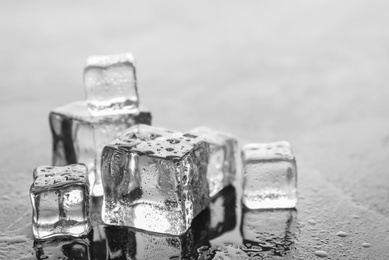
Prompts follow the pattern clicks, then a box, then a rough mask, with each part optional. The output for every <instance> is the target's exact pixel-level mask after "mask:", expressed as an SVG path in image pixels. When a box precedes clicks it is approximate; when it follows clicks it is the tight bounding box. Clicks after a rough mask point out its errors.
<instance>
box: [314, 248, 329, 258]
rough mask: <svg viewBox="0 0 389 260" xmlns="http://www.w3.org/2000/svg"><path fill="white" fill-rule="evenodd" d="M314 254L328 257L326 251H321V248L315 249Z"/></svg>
mask: <svg viewBox="0 0 389 260" xmlns="http://www.w3.org/2000/svg"><path fill="white" fill-rule="evenodd" d="M315 255H316V256H318V257H322V258H325V257H328V253H327V252H326V251H323V250H317V251H315Z"/></svg>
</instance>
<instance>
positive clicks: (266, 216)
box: [241, 209, 297, 256]
mask: <svg viewBox="0 0 389 260" xmlns="http://www.w3.org/2000/svg"><path fill="white" fill-rule="evenodd" d="M296 218H297V214H296V210H294V209H265V210H244V211H243V215H242V226H241V231H242V237H243V244H244V245H245V246H246V247H247V248H248V250H250V249H251V250H253V251H252V252H255V251H260V253H262V254H266V253H271V254H273V255H277V256H284V255H285V254H286V253H287V252H288V251H290V250H291V249H292V248H293V244H294V242H295V239H296V235H295V233H296Z"/></svg>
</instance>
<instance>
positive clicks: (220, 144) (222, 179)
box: [188, 127, 238, 197]
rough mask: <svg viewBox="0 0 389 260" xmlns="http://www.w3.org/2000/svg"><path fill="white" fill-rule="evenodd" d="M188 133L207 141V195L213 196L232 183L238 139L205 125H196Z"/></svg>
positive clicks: (234, 173)
mask: <svg viewBox="0 0 389 260" xmlns="http://www.w3.org/2000/svg"><path fill="white" fill-rule="evenodd" d="M188 133H190V134H194V135H198V136H200V137H202V138H204V139H205V140H206V141H207V142H208V143H209V148H210V152H209V163H208V172H207V178H208V183H209V193H210V194H209V195H210V196H211V197H213V196H215V195H216V194H217V193H218V192H219V191H221V190H222V189H223V188H224V187H226V186H228V185H230V184H232V181H233V180H234V178H235V175H236V161H237V158H236V157H237V151H238V141H237V139H236V138H235V137H233V136H232V135H229V134H226V133H219V132H216V131H214V130H212V129H209V128H207V127H197V128H195V129H192V130H190V131H189V132H188Z"/></svg>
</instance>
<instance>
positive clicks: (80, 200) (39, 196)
mask: <svg viewBox="0 0 389 260" xmlns="http://www.w3.org/2000/svg"><path fill="white" fill-rule="evenodd" d="M30 199H31V204H32V207H33V225H32V227H33V234H34V236H35V238H37V239H45V238H49V237H53V236H63V235H65V236H66V235H71V236H76V237H78V236H82V235H85V234H86V233H87V232H88V230H89V216H88V212H89V183H88V175H87V168H86V166H85V165H82V164H73V165H69V166H64V167H52V166H41V167H38V168H37V169H36V170H35V171H34V182H33V184H32V185H31V189H30Z"/></svg>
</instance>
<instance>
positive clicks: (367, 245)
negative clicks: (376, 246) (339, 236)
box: [362, 243, 371, 248]
mask: <svg viewBox="0 0 389 260" xmlns="http://www.w3.org/2000/svg"><path fill="white" fill-rule="evenodd" d="M362 246H363V247H365V248H368V247H371V244H370V243H363V244H362Z"/></svg>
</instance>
